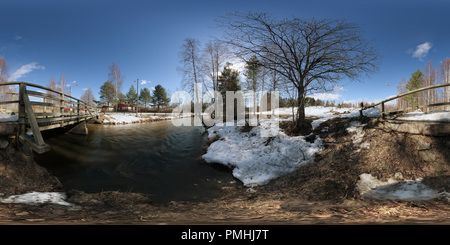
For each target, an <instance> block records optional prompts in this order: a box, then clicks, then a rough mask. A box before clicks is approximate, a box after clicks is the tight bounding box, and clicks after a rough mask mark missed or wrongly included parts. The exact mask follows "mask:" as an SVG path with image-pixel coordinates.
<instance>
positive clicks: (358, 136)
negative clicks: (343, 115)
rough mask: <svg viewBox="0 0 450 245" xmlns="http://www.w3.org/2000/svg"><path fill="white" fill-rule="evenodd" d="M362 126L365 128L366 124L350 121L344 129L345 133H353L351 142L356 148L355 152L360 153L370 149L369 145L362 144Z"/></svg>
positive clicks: (366, 143)
mask: <svg viewBox="0 0 450 245" xmlns="http://www.w3.org/2000/svg"><path fill="white" fill-rule="evenodd" d="M364 126H366V124H362V123H361V122H360V121H352V122H350V124H349V126H348V127H347V128H346V130H347V132H349V133H353V135H352V142H353V144H354V145H355V146H356V147H358V149H356V150H355V152H360V151H361V149H363V148H369V147H370V143H368V142H364V143H363V142H362V141H363V138H364V135H365V134H364V132H363V129H364Z"/></svg>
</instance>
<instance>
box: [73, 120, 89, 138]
mask: <svg viewBox="0 0 450 245" xmlns="http://www.w3.org/2000/svg"><path fill="white" fill-rule="evenodd" d="M68 133H71V134H81V135H87V134H88V128H87V124H86V121H82V122H81V123H79V124H77V125H76V126H75V127H73V128H71V129H70V130H69V131H68Z"/></svg>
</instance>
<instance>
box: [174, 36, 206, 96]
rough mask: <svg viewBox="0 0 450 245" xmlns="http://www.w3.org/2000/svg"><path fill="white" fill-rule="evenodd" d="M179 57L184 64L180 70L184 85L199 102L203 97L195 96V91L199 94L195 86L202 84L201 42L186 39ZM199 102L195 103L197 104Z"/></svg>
mask: <svg viewBox="0 0 450 245" xmlns="http://www.w3.org/2000/svg"><path fill="white" fill-rule="evenodd" d="M179 55H180V62H181V64H182V67H180V68H179V69H180V70H181V72H182V75H183V83H182V85H183V87H184V88H185V89H187V90H188V91H189V92H190V93H192V95H193V96H194V97H196V98H197V99H198V100H199V99H200V98H201V97H200V96H201V95H199V94H194V91H197V92H198V89H195V86H196V84H198V83H199V82H200V71H201V69H200V58H199V57H200V56H199V55H200V42H199V41H198V40H197V39H194V38H187V39H185V40H184V43H183V45H182V46H181V51H180V54H179ZM198 102H199V101H195V103H196V104H197V103H198Z"/></svg>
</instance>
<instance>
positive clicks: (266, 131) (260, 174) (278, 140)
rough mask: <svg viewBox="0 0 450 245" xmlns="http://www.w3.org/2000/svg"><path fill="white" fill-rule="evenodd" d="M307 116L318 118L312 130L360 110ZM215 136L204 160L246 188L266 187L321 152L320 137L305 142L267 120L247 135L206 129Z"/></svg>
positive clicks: (318, 110)
mask: <svg viewBox="0 0 450 245" xmlns="http://www.w3.org/2000/svg"><path fill="white" fill-rule="evenodd" d="M278 113H280V114H290V113H292V108H280V109H279V111H278ZM339 113H344V114H339ZM306 115H307V116H315V117H318V119H317V120H315V121H313V123H312V124H313V127H314V128H315V127H317V126H319V125H320V123H322V122H324V121H326V120H328V119H331V118H333V117H359V110H358V109H349V108H341V109H339V108H335V107H321V106H316V107H307V108H306ZM366 115H367V116H377V115H379V110H378V109H371V110H367V112H366ZM281 120H289V119H281ZM216 135H217V136H219V137H220V138H219V140H217V141H215V142H214V143H212V144H211V145H210V146H209V148H208V151H207V153H206V154H204V155H203V159H204V160H205V161H206V162H209V163H213V162H214V163H220V164H223V165H226V166H229V167H231V168H233V176H234V177H236V178H237V179H239V180H241V181H242V182H243V184H244V185H245V186H249V187H251V186H258V185H265V184H267V183H269V182H270V181H271V180H272V179H275V178H277V177H280V176H283V175H286V174H289V173H291V172H293V171H295V170H296V169H298V168H299V167H300V166H301V165H304V164H306V163H311V162H314V155H315V154H316V153H318V152H319V151H321V150H322V141H321V140H320V138H319V137H316V138H315V140H314V142H308V141H307V140H306V139H305V138H306V137H305V136H297V137H290V136H288V135H286V134H285V133H284V132H282V131H281V130H280V129H279V128H278V127H274V126H273V125H271V124H270V121H269V120H266V121H262V122H261V126H259V127H254V128H253V129H252V130H251V131H249V132H241V131H240V128H239V127H233V126H217V125H216V126H213V127H211V128H209V129H208V137H209V138H213V137H215V136H216ZM266 135H270V136H272V137H265V136H266Z"/></svg>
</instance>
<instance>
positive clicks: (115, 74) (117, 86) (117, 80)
mask: <svg viewBox="0 0 450 245" xmlns="http://www.w3.org/2000/svg"><path fill="white" fill-rule="evenodd" d="M108 70H109V72H108V80H109V81H111V82H112V84H113V85H114V97H115V107H116V111H117V103H118V101H119V95H120V94H121V90H122V84H123V80H124V76H123V75H122V73H121V72H120V68H119V66H118V65H117V63H116V62H113V63H112V64H111V65H109V66H108Z"/></svg>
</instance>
